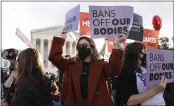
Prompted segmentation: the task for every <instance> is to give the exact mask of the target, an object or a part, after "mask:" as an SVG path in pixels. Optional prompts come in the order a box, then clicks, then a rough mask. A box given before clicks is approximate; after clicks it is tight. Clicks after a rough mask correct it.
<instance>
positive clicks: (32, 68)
mask: <svg viewBox="0 0 174 106" xmlns="http://www.w3.org/2000/svg"><path fill="white" fill-rule="evenodd" d="M17 62H18V81H17V82H19V81H20V80H21V79H24V78H33V79H34V80H40V81H43V80H44V71H43V68H42V64H41V60H40V55H39V52H38V51H37V50H36V49H34V48H27V49H25V50H23V51H21V52H20V54H19V56H18V59H17Z"/></svg>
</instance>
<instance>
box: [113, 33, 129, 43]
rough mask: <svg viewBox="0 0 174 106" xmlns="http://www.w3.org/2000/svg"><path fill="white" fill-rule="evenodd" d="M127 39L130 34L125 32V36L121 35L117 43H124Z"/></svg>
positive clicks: (116, 39) (117, 38)
mask: <svg viewBox="0 0 174 106" xmlns="http://www.w3.org/2000/svg"><path fill="white" fill-rule="evenodd" d="M127 37H128V33H127V32H123V34H121V35H119V36H118V37H116V38H115V41H117V42H118V43H122V42H124V41H126V39H127Z"/></svg>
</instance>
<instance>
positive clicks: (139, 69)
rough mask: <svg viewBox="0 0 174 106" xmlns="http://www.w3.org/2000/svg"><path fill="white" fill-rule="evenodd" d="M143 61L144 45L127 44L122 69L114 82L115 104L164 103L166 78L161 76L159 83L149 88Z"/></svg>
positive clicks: (147, 105)
mask: <svg viewBox="0 0 174 106" xmlns="http://www.w3.org/2000/svg"><path fill="white" fill-rule="evenodd" d="M144 61H146V48H145V46H144V45H143V44H142V43H139V42H134V43H131V44H128V45H127V47H126V49H125V55H124V65H123V70H122V73H121V74H120V76H118V77H117V82H116V104H117V106H150V105H154V106H156V105H161V106H164V105H165V101H164V98H163V91H164V90H165V88H166V83H167V79H166V78H165V77H164V76H163V77H162V78H161V81H160V83H158V84H156V85H153V86H152V88H151V87H150V88H149V87H148V86H147V82H146V72H147V71H146V69H145V68H143V66H144V65H145V64H144V63H145V62H144ZM142 65H143V66H142Z"/></svg>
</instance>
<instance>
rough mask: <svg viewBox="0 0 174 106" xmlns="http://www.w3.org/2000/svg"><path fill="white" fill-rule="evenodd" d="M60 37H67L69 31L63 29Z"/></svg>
mask: <svg viewBox="0 0 174 106" xmlns="http://www.w3.org/2000/svg"><path fill="white" fill-rule="evenodd" d="M60 37H61V38H63V39H66V37H67V33H66V32H64V31H62V32H61V33H60Z"/></svg>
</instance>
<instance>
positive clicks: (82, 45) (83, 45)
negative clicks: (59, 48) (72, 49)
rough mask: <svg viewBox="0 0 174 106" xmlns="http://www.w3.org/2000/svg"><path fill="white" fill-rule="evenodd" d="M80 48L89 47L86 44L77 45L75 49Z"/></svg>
mask: <svg viewBox="0 0 174 106" xmlns="http://www.w3.org/2000/svg"><path fill="white" fill-rule="evenodd" d="M81 47H87V48H88V47H90V46H89V45H88V44H86V43H83V44H78V45H77V49H78V48H81Z"/></svg>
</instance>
